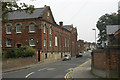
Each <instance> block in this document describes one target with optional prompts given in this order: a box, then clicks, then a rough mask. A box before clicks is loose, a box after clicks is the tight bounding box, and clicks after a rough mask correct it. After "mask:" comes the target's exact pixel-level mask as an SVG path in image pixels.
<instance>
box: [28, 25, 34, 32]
mask: <svg viewBox="0 0 120 80" xmlns="http://www.w3.org/2000/svg"><path fill="white" fill-rule="evenodd" d="M29 32H35V24H34V23H30V25H29Z"/></svg>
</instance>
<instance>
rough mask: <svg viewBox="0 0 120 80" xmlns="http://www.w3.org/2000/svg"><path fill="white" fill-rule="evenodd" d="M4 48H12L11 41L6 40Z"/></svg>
mask: <svg viewBox="0 0 120 80" xmlns="http://www.w3.org/2000/svg"><path fill="white" fill-rule="evenodd" d="M6 46H7V47H12V39H7V40H6Z"/></svg>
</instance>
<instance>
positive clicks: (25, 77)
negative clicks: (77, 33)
mask: <svg viewBox="0 0 120 80" xmlns="http://www.w3.org/2000/svg"><path fill="white" fill-rule="evenodd" d="M33 73H35V72H31V73H29V74H28V75H27V76H25V78H28V77H29V76H30V75H31V74H33Z"/></svg>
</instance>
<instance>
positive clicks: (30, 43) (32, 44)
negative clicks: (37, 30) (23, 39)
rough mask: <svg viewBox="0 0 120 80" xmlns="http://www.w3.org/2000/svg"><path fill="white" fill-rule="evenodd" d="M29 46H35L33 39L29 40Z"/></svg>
mask: <svg viewBox="0 0 120 80" xmlns="http://www.w3.org/2000/svg"><path fill="white" fill-rule="evenodd" d="M29 45H30V46H35V40H34V39H33V38H31V39H30V40H29Z"/></svg>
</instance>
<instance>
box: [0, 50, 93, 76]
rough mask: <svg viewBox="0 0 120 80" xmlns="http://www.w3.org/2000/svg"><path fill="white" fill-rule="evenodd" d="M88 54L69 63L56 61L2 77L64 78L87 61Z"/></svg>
mask: <svg viewBox="0 0 120 80" xmlns="http://www.w3.org/2000/svg"><path fill="white" fill-rule="evenodd" d="M90 58H91V56H90V53H88V52H86V53H85V54H84V56H83V57H80V58H75V57H74V58H72V59H71V60H69V61H57V62H54V63H50V64H45V65H39V66H35V67H32V68H28V69H23V70H19V71H14V72H8V73H5V74H3V75H2V77H3V78H64V76H65V74H67V72H69V71H70V70H71V69H73V68H75V67H77V66H79V65H80V64H82V63H84V62H85V61H87V60H88V59H90Z"/></svg>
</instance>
